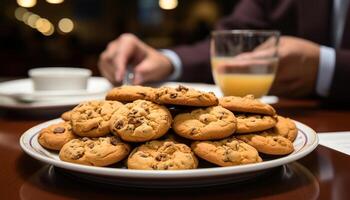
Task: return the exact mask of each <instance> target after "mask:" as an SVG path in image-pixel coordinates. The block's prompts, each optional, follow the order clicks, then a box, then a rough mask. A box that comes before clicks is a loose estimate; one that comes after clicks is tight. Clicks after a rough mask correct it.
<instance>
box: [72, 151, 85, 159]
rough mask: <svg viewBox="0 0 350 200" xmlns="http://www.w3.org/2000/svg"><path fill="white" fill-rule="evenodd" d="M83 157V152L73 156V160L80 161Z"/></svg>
mask: <svg viewBox="0 0 350 200" xmlns="http://www.w3.org/2000/svg"><path fill="white" fill-rule="evenodd" d="M83 155H84V152H83V151H78V152H77V153H76V154H74V155H73V157H72V159H73V160H78V159H79V158H81V157H83Z"/></svg>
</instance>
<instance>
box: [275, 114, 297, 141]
mask: <svg viewBox="0 0 350 200" xmlns="http://www.w3.org/2000/svg"><path fill="white" fill-rule="evenodd" d="M273 131H274V132H275V133H276V134H278V135H281V136H283V137H285V138H287V139H288V140H290V141H292V142H293V141H294V140H295V138H296V137H297V135H298V129H297V127H296V125H295V123H294V122H293V120H291V119H289V118H285V117H282V116H278V121H277V124H276V126H275V127H274V130H273Z"/></svg>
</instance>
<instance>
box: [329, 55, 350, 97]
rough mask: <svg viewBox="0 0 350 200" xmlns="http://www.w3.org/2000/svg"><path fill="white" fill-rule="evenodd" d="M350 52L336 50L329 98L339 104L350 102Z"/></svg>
mask: <svg viewBox="0 0 350 200" xmlns="http://www.w3.org/2000/svg"><path fill="white" fill-rule="evenodd" d="M349 77H350V50H348V49H340V50H336V61H335V70H334V75H333V81H332V85H331V89H330V93H329V96H328V98H329V99H330V100H333V101H337V102H345V101H349V100H350V95H349V94H350V87H349V86H348V85H347V84H346V83H348V82H349Z"/></svg>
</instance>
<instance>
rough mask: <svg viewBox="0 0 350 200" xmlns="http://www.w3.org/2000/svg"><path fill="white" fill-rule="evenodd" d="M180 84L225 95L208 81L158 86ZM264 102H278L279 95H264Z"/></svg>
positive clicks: (168, 85) (262, 99) (221, 95)
mask: <svg viewBox="0 0 350 200" xmlns="http://www.w3.org/2000/svg"><path fill="white" fill-rule="evenodd" d="M178 85H183V86H186V87H191V88H194V89H196V90H201V91H205V92H214V94H215V95H216V96H217V97H223V96H224V95H223V94H222V92H221V90H220V88H219V87H218V86H216V85H214V84H206V83H182V82H166V83H162V84H160V85H158V86H167V87H177V86H178ZM260 100H261V101H262V102H264V103H267V104H275V103H277V102H278V97H277V96H263V97H262V98H261V99H260Z"/></svg>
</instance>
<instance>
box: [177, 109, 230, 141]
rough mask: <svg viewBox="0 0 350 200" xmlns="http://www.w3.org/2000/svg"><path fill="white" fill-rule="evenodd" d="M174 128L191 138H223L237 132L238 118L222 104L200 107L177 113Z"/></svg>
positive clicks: (181, 134)
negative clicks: (188, 111)
mask: <svg viewBox="0 0 350 200" xmlns="http://www.w3.org/2000/svg"><path fill="white" fill-rule="evenodd" d="M173 129H174V131H175V132H176V133H177V134H178V135H180V136H182V137H185V138H188V139H191V140H213V139H222V138H225V137H228V136H230V135H232V134H233V133H234V132H235V130H236V118H235V116H234V114H233V113H232V112H230V111H229V110H227V109H225V108H223V107H221V106H212V107H208V108H203V109H202V108H200V109H195V110H193V111H191V112H190V113H182V114H178V115H176V117H175V118H174V122H173Z"/></svg>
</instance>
